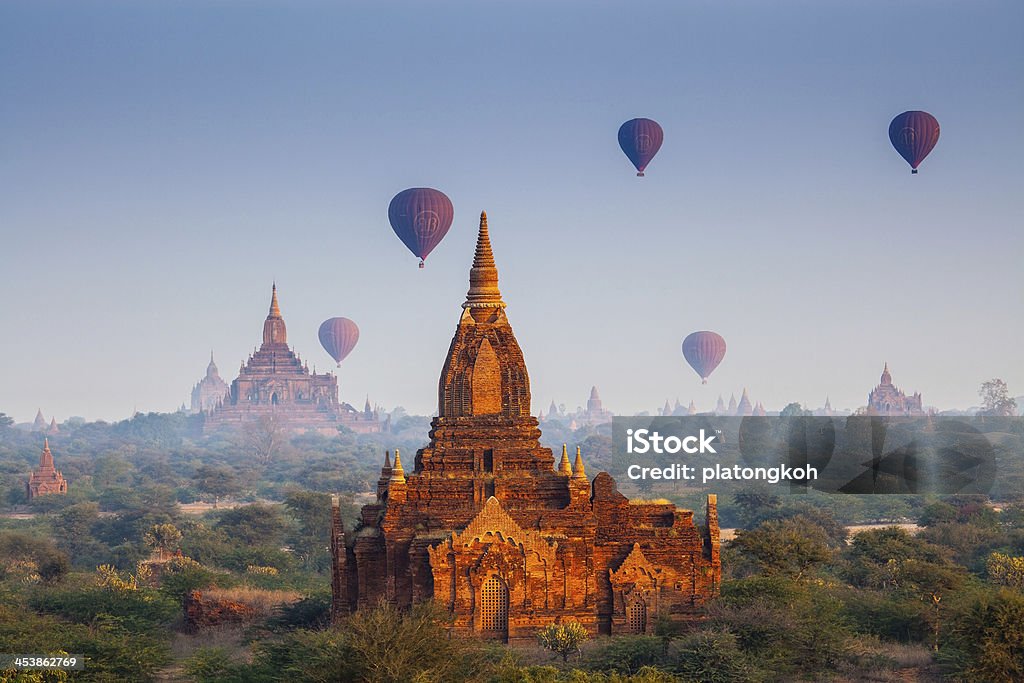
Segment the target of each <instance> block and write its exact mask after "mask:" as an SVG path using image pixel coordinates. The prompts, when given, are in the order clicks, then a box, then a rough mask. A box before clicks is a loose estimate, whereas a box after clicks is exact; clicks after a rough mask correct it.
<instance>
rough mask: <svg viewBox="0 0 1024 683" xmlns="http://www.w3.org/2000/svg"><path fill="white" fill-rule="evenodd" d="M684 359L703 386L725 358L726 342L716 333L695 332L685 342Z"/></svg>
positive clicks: (706, 331)
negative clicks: (695, 372) (694, 371)
mask: <svg viewBox="0 0 1024 683" xmlns="http://www.w3.org/2000/svg"><path fill="white" fill-rule="evenodd" d="M683 358H685V359H686V362H687V363H689V364H690V367H691V368H693V369H694V370H696V371H697V374H698V375H700V378H701V380H703V381H702V382H701V383H702V384H707V383H708V377H709V376H710V375H711V373H712V372H714V371H715V368H717V367H718V364H719V363H721V362H722V359H723V358H725V340H724V339H722V336H721V335H719V334H716V333H715V332H710V331H708V330H703V331H701V332H694V333H693V334H690V335H688V336H687V337H686V339H684V340H683Z"/></svg>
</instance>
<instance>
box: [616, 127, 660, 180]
mask: <svg viewBox="0 0 1024 683" xmlns="http://www.w3.org/2000/svg"><path fill="white" fill-rule="evenodd" d="M664 139H665V133H664V132H663V131H662V130H661V126H659V125H658V122H657V121H652V120H651V119H632V120H630V121H626V122H625V123H624V124H622V125H621V126H619V147H621V148H622V151H623V152H625V153H626V156H627V157H629V160H630V161H632V162H633V165H634V166H636V174H637V175H638V176H641V177H643V175H644V169H645V168H647V164H649V163H651V159H653V158H654V155H655V154H657V153H658V150H659V149H661V142H662V140H664Z"/></svg>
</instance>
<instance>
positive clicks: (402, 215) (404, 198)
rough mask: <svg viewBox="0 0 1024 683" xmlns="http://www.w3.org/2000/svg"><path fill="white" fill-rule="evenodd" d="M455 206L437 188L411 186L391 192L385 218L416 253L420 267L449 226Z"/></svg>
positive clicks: (450, 225)
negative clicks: (392, 195)
mask: <svg viewBox="0 0 1024 683" xmlns="http://www.w3.org/2000/svg"><path fill="white" fill-rule="evenodd" d="M454 216H455V209H454V208H453V207H452V201H451V200H450V199H448V197H446V196H445V194H444V193H443V192H440V191H439V190H433V189H431V188H429V187H413V188H410V189H408V190H402V191H401V192H399V193H398V194H396V195H395V197H394V199H392V200H391V204H390V205H389V206H388V220H389V221H391V227H392V228H393V229H394V231H395V234H396V235H398V238H399V239H400V240H402V242H403V243H404V244H405V246H406V247H408V248H409V251H411V252H412V253H413V254H415V255H416V256H419V257H420V268H422V267H423V260H424V259H425V258H427V254H429V253H430V252H432V251H433V250H434V247H436V246H437V245H438V244H439V243H440V242H441V240H442V239H444V236H445V235H446V234H448V229H449V228H451V227H452V218H454Z"/></svg>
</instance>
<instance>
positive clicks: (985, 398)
mask: <svg viewBox="0 0 1024 683" xmlns="http://www.w3.org/2000/svg"><path fill="white" fill-rule="evenodd" d="M978 395H979V396H980V397H981V403H982V411H981V414H982V415H995V416H1000V417H1013V416H1014V415H1016V414H1017V400H1016V399H1014V398H1012V397H1011V396H1010V390H1009V389H1008V388H1007V386H1006V382H1004V381H1003V380H1001V379H998V378H996V379H990V380H988V381H987V382H984V383H983V384H982V385H981V389H979V390H978Z"/></svg>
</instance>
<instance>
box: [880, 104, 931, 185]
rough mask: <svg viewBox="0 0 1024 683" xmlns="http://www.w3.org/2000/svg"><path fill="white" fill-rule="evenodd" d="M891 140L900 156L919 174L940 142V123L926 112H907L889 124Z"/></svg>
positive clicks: (912, 171) (913, 171)
mask: <svg viewBox="0 0 1024 683" xmlns="http://www.w3.org/2000/svg"><path fill="white" fill-rule="evenodd" d="M889 140H890V141H891V142H892V146H893V147H895V148H896V151H897V152H899V153H900V156H901V157H903V158H904V159H906V160H907V163H908V164H910V172H911V173H917V167H918V165H920V163H921V162H922V161H924V158H925V157H926V156H928V153H929V152H931V151H932V148H934V147H935V143H936V142H938V141H939V122H938V121H937V120H936V119H935V117H934V116H932V115H931V114H929V113H928V112H926V111H905V112H903V113H902V114H900V115H899V116H897V117H896V118H894V119H893V120H892V123H890V124H889Z"/></svg>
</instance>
